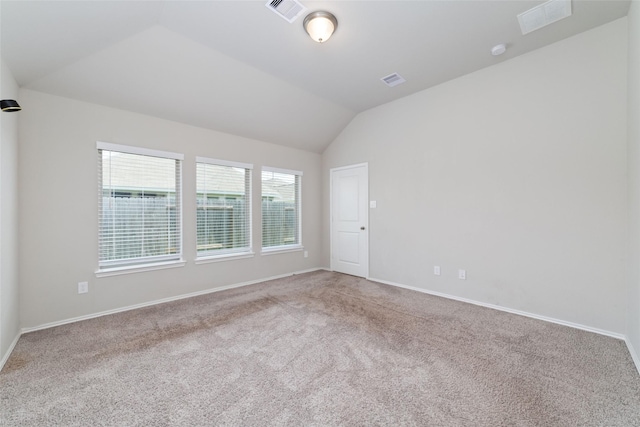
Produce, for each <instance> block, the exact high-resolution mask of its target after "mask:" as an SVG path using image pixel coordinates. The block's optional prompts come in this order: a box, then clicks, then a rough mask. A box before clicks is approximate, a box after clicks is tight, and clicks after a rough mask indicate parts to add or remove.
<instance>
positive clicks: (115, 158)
mask: <svg viewBox="0 0 640 427" xmlns="http://www.w3.org/2000/svg"><path fill="white" fill-rule="evenodd" d="M97 147H98V182H99V184H98V185H99V189H98V191H99V203H98V204H99V206H98V209H99V231H98V241H99V258H98V259H99V267H100V269H101V270H104V269H110V268H119V267H128V266H141V265H145V264H152V263H157V262H166V261H178V260H180V258H181V256H182V235H181V228H182V220H181V215H182V209H181V199H182V197H181V194H180V191H181V184H180V182H181V164H182V159H183V156H182V155H181V154H176V153H168V152H164V151H155V150H148V149H143V148H136V147H127V146H123V145H116V144H109V143H104V142H98V144H97Z"/></svg>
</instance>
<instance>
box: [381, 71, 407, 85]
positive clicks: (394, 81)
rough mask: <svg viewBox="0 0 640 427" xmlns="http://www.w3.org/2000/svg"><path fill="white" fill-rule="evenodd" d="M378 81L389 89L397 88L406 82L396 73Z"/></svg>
mask: <svg viewBox="0 0 640 427" xmlns="http://www.w3.org/2000/svg"><path fill="white" fill-rule="evenodd" d="M380 80H382V81H383V82H384V83H385V84H386V85H387V86H389V87H394V86H398V85H399V84H401V83H404V82H406V80H405V79H404V78H402V76H401V75H400V74H398V73H393V74H389V75H388V76H386V77H383V78H381V79H380Z"/></svg>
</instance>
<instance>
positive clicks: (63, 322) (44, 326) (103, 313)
mask: <svg viewBox="0 0 640 427" xmlns="http://www.w3.org/2000/svg"><path fill="white" fill-rule="evenodd" d="M318 270H323V269H322V268H311V269H308V270H302V271H296V272H293V273H286V274H280V275H277V276H272V277H267V278H264V279H257V280H250V281H248V282H242V283H235V284H233V285H227V286H221V287H218V288H212V289H205V290H204V291H198V292H191V293H188V294H182V295H178V296H175V297H169V298H163V299H158V300H154V301H149V302H144V303H140V304H134V305H129V306H126V307H121V308H115V309H113V310H106V311H101V312H98V313H92V314H87V315H84V316H78V317H73V318H70V319H64V320H59V321H56V322H50V323H44V324H42V325H38V326H33V327H30V328H22V333H23V334H28V333H29V332H35V331H40V330H42V329H49V328H53V327H56V326H61V325H66V324H68V323H75V322H81V321H83V320H89V319H95V318H96V317H102V316H108V315H110V314H116V313H122V312H124V311H129V310H135V309H138V308H143V307H149V306H152V305H157V304H164V303H166V302H171V301H178V300H181V299H185V298H192V297H197V296H199V295H206V294H211V293H214V292H221V291H226V290H228V289H235V288H240V287H243V286H249V285H255V284H256V283H261V282H267V281H269V280H275V279H282V278H284V277H289V276H294V275H296V274H303V273H310V272H312V271H318ZM16 342H17V338H16ZM12 349H13V348H12ZM9 354H11V352H9ZM7 358H8V356H7Z"/></svg>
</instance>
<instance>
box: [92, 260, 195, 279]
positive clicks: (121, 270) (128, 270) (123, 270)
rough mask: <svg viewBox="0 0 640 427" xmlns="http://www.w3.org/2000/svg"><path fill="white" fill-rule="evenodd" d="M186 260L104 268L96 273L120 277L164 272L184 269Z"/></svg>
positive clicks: (101, 275) (100, 275)
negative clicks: (168, 269)
mask: <svg viewBox="0 0 640 427" xmlns="http://www.w3.org/2000/svg"><path fill="white" fill-rule="evenodd" d="M186 264H187V262H186V261H184V260H177V261H165V262H154V263H153V264H142V265H131V266H126V267H112V268H103V269H100V270H98V271H96V277H109V276H119V275H121V274H132V273H141V272H143V271H153V270H164V269H166V268H177V267H184V266H185V265H186Z"/></svg>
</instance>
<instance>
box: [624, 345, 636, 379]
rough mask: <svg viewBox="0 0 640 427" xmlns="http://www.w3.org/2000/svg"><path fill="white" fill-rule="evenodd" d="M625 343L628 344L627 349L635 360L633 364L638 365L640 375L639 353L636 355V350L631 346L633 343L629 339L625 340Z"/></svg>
mask: <svg viewBox="0 0 640 427" xmlns="http://www.w3.org/2000/svg"><path fill="white" fill-rule="evenodd" d="M624 342H626V343H627V348H628V349H629V353H630V354H631V359H633V363H634V364H635V365H636V369H637V370H638V373H639V374H640V357H638V353H636V350H635V348H633V345H631V342H630V341H629V339H628V338H625V340H624Z"/></svg>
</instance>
